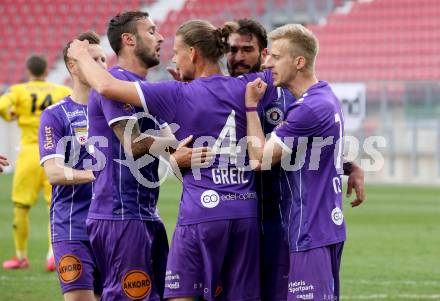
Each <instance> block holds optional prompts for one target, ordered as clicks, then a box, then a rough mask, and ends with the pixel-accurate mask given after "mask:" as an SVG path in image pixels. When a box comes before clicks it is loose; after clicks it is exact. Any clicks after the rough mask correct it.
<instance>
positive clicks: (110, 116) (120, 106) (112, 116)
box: [91, 90, 137, 126]
mask: <svg viewBox="0 0 440 301" xmlns="http://www.w3.org/2000/svg"><path fill="white" fill-rule="evenodd" d="M91 97H93V98H94V99H95V101H96V102H97V103H98V105H99V106H100V107H101V110H102V113H103V115H104V118H105V120H106V122H107V124H108V125H109V126H111V125H112V124H114V123H116V122H118V121H121V120H127V119H133V120H137V119H136V117H135V116H133V107H132V106H131V105H129V104H124V103H120V102H117V101H114V100H110V99H107V98H105V97H104V96H102V95H100V94H98V92H96V91H95V90H93V91H92V94H91Z"/></svg>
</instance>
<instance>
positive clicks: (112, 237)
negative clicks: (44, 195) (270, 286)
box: [86, 219, 168, 301]
mask: <svg viewBox="0 0 440 301" xmlns="http://www.w3.org/2000/svg"><path fill="white" fill-rule="evenodd" d="M86 224H87V232H88V233H89V237H90V243H91V246H92V249H93V252H94V254H95V257H96V263H97V265H98V268H99V271H100V272H101V275H102V279H103V288H104V289H103V292H102V297H101V301H109V300H163V290H164V279H165V270H166V259H167V256H168V239H167V235H166V232H165V227H164V225H163V223H162V222H161V221H141V220H124V221H115V220H94V219H87V222H86Z"/></svg>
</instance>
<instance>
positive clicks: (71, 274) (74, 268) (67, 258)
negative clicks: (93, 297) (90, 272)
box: [58, 254, 83, 283]
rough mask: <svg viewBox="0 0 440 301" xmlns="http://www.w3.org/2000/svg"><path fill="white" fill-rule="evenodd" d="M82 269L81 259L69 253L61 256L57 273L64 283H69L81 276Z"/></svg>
mask: <svg viewBox="0 0 440 301" xmlns="http://www.w3.org/2000/svg"><path fill="white" fill-rule="evenodd" d="M82 270H83V266H82V263H81V260H79V259H78V257H76V256H74V255H71V254H67V255H64V256H63V257H61V259H60V262H59V263H58V275H59V277H60V279H61V281H62V282H64V283H71V282H73V281H75V280H77V279H78V278H79V277H80V276H81V273H82Z"/></svg>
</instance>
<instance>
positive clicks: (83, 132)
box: [73, 127, 89, 145]
mask: <svg viewBox="0 0 440 301" xmlns="http://www.w3.org/2000/svg"><path fill="white" fill-rule="evenodd" d="M73 131H74V132H75V138H76V140H77V141H78V142H79V144H81V145H85V144H86V143H87V136H88V134H89V132H88V130H87V128H86V127H81V128H74V129H73Z"/></svg>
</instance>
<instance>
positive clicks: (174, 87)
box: [135, 81, 185, 123]
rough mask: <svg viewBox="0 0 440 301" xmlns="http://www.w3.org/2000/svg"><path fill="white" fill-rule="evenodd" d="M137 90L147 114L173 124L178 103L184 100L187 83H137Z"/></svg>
mask: <svg viewBox="0 0 440 301" xmlns="http://www.w3.org/2000/svg"><path fill="white" fill-rule="evenodd" d="M135 84H136V89H137V91H138V94H139V97H140V99H141V102H142V106H143V108H144V110H145V112H147V113H149V114H151V115H153V116H157V117H158V118H159V119H161V120H162V121H165V122H168V123H171V122H173V120H174V118H175V116H176V111H177V109H178V102H179V101H180V100H181V99H182V98H183V96H182V87H183V85H185V83H181V82H178V81H164V82H159V83H148V82H145V81H142V82H136V83H135Z"/></svg>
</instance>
